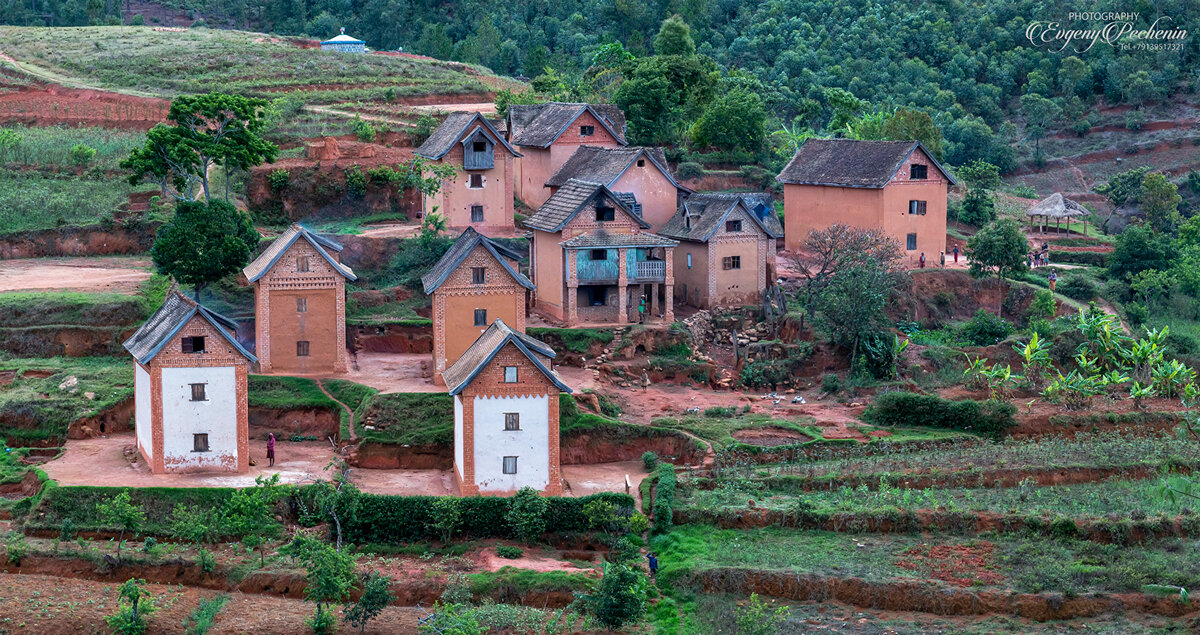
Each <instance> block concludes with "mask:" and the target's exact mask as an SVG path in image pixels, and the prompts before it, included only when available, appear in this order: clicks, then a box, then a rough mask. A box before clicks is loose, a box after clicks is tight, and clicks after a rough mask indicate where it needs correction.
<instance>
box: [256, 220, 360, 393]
mask: <svg viewBox="0 0 1200 635" xmlns="http://www.w3.org/2000/svg"><path fill="white" fill-rule="evenodd" d="M329 255H330V257H332V258H335V259H336V258H337V257H338V256H337V253H336V252H333V253H330V254H329ZM301 259H305V260H306V261H307V264H308V271H299V270H298V269H299V263H300V262H301ZM301 309H304V310H303V311H302V310H301ZM254 313H255V323H254V337H255V346H256V350H255V354H256V355H257V356H258V363H259V372H261V373H263V374H271V373H295V374H305V373H330V372H336V373H344V372H346V279H345V277H343V276H342V274H341V273H339V272H338V271H337V270H335V269H334V268H333V267H332V266H330V264H329V263H328V262H326V260H325V259H324V258H323V257H322V256H321V254H320V253H318V252H317V250H316V249H315V248H314V247H313V246H312V245H311V244H309V242H308V241H307V240H305V239H302V238H301V239H297V240H296V242H294V243H292V245H291V246H290V247H288V249H287V250H286V251H285V252H284V253H283V254H282V255H281V256H280V258H279V259H278V260H277V261H276V262H275V264H274V266H272V267H271V270H270V271H268V272H267V274H266V275H264V276H263V277H262V278H260V279H259V280H257V281H256V282H255V283H254ZM298 342H307V343H308V345H307V346H308V355H301V353H302V352H303V351H302V350H301V346H302V345H298Z"/></svg>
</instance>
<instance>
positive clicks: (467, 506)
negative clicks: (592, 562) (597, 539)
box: [342, 492, 636, 544]
mask: <svg viewBox="0 0 1200 635" xmlns="http://www.w3.org/2000/svg"><path fill="white" fill-rule="evenodd" d="M438 498H439V497H437V496H382V495H377V494H363V496H362V499H361V501H360V502H359V504H358V508H357V509H356V510H355V513H354V516H353V517H352V518H350V519H348V520H347V521H345V522H344V523H343V525H342V532H343V535H344V537H345V539H346V540H348V541H350V542H354V543H359V544H364V543H377V544H393V543H400V542H414V541H419V540H434V539H436V538H438V531H437V530H436V529H434V528H432V527H431V524H432V523H433V502H434V501H436V500H438ZM597 499H602V500H608V501H610V502H612V503H613V504H614V505H615V506H616V507H618V508H624V509H636V502H635V501H634V500H633V497H632V496H630V495H628V494H618V493H614V492H602V493H599V494H592V495H591V496H583V497H579V498H565V497H562V498H559V497H550V498H547V499H546V500H547V502H548V503H549V507H548V509H547V510H546V532H547V533H559V532H581V531H588V530H589V529H590V527H589V526H588V520H587V517H586V516H584V513H583V507H584V506H585V505H587V504H588V503H589V502H591V501H593V500H597ZM456 500H458V501H459V505H460V506H461V507H460V511H461V512H462V525H461V527H460V532H461V533H462V534H463V535H466V536H470V537H473V538H510V537H512V534H511V531H510V528H509V526H508V521H507V519H506V518H505V517H506V516H507V515H508V509H509V505H510V504H511V502H512V499H511V498H501V497H498V496H470V497H465V498H456Z"/></svg>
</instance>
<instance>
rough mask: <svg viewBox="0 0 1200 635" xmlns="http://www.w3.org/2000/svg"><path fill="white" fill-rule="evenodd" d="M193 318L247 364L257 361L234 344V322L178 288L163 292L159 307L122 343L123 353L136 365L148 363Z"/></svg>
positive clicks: (235, 323) (235, 341)
mask: <svg viewBox="0 0 1200 635" xmlns="http://www.w3.org/2000/svg"><path fill="white" fill-rule="evenodd" d="M196 315H199V316H201V317H202V318H204V319H205V320H206V321H208V323H209V324H211V325H212V326H213V328H214V329H216V330H217V332H218V333H220V334H221V335H222V336H223V337H224V338H225V339H226V340H227V341H228V342H229V343H230V344H231V345H233V348H234V350H236V351H238V352H239V353H241V354H242V356H244V357H245V358H246V359H248V360H250V361H251V362H256V361H258V358H257V357H255V356H254V355H253V354H251V353H250V352H249V351H247V350H246V349H245V348H242V345H241V344H238V341H237V339H236V338H234V337H233V336H232V335H231V334H230V333H229V331H236V330H237V322H234V321H233V320H231V319H229V318H227V317H225V316H223V315H221V314H219V313H214V312H212V311H209V310H208V309H206V308H204V307H203V306H201V305H199V304H197V303H196V302H195V301H194V300H192V299H191V298H189V297H187V296H186V295H184V294H182V293H180V292H179V290H178V289H172V290H171V291H170V292H169V293H167V297H166V299H165V300H164V301H163V303H162V306H160V307H158V310H157V311H155V312H154V315H151V316H150V319H148V320H146V321H145V322H144V323H143V324H142V325H141V326H140V327H138V330H137V331H134V333H133V335H131V336H129V339H127V340H125V343H124V346H125V350H127V351H129V354H130V355H133V358H134V359H136V360H137V361H138V363H139V364H148V363H149V362H150V360H152V359H154V357H155V356H156V355H158V352H159V351H161V350H162V347H163V346H165V345H166V344H167V342H169V341H170V340H171V338H172V337H174V336H175V334H176V333H178V332H179V330H180V329H182V328H183V327H184V326H185V325H187V323H188V322H190V321H191V320H192V318H193V317H195V316H196Z"/></svg>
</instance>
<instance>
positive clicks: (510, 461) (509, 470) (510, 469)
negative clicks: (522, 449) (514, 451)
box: [504, 456, 517, 474]
mask: <svg viewBox="0 0 1200 635" xmlns="http://www.w3.org/2000/svg"><path fill="white" fill-rule="evenodd" d="M504 473H505V474H516V473H517V457H515V456H506V457H504Z"/></svg>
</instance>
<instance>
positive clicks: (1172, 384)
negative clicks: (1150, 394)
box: [1151, 359, 1196, 397]
mask: <svg viewBox="0 0 1200 635" xmlns="http://www.w3.org/2000/svg"><path fill="white" fill-rule="evenodd" d="M1151 374H1152V376H1153V382H1154V389H1155V391H1156V392H1157V393H1158V394H1160V395H1162V396H1163V397H1178V396H1180V395H1181V394H1182V393H1183V390H1184V388H1185V387H1186V386H1189V385H1193V384H1192V382H1193V381H1195V379H1196V371H1194V370H1192V369H1191V368H1189V367H1188V366H1187V365H1186V364H1184V363H1183V362H1181V361H1179V360H1177V359H1172V360H1170V361H1164V362H1162V363H1160V364H1158V365H1157V366H1155V367H1154V370H1153V371H1152V373H1151Z"/></svg>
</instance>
